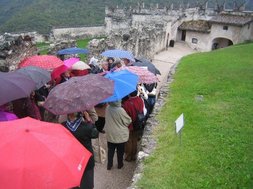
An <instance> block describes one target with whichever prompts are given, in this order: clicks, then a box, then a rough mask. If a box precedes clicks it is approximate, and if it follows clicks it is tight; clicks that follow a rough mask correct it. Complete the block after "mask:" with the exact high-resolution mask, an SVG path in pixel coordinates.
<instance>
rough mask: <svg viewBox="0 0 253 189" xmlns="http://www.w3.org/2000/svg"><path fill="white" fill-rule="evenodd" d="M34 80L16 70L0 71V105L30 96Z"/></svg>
mask: <svg viewBox="0 0 253 189" xmlns="http://www.w3.org/2000/svg"><path fill="white" fill-rule="evenodd" d="M34 89H35V82H34V81H33V80H32V79H31V78H29V77H28V76H26V75H24V74H22V73H18V72H7V73H6V72H0V105H3V104H6V103H7V102H10V101H13V100H16V99H19V98H24V97H28V96H30V94H31V92H32V91H33V90H34Z"/></svg>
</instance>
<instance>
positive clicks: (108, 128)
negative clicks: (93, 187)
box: [105, 101, 131, 170]
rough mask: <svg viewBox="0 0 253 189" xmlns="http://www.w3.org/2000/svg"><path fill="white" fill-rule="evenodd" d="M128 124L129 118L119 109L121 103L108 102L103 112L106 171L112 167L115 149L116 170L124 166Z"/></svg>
mask: <svg viewBox="0 0 253 189" xmlns="http://www.w3.org/2000/svg"><path fill="white" fill-rule="evenodd" d="M130 123H131V118H130V117H129V116H128V115H127V113H126V111H125V110H124V109H123V108H122V107H121V101H118V102H109V105H108V106H107V107H106V110H105V132H106V137H107V147H108V162H107V170H111V168H112V166H113V156H114V153H115V149H116V150H117V159H118V169H121V168H122V167H123V166H124V164H123V156H124V150H125V143H126V142H127V140H128V138H129V131H128V125H129V124H130Z"/></svg>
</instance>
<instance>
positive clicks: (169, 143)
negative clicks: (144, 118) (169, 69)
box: [138, 43, 253, 189]
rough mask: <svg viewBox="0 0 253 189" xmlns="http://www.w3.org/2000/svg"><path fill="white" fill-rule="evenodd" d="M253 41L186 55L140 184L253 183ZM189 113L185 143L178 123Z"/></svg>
mask: <svg viewBox="0 0 253 189" xmlns="http://www.w3.org/2000/svg"><path fill="white" fill-rule="evenodd" d="M252 51H253V43H251V44H242V45H237V46H231V47H229V48H226V49H220V50H216V51H212V52H209V53H199V54H194V55H190V56H187V57H185V58H183V59H182V61H181V62H180V64H179V66H178V67H177V70H176V73H175V75H174V76H173V77H174V81H173V83H172V84H171V86H170V89H169V90H170V94H169V96H168V99H167V101H166V104H165V105H164V107H163V108H162V110H161V112H160V113H159V115H158V119H159V122H160V124H159V126H158V127H157V129H156V130H155V136H154V137H156V138H157V148H156V150H155V152H154V153H153V155H151V156H150V157H149V158H148V159H147V160H146V161H145V165H144V173H143V177H142V179H141V180H140V182H139V183H138V185H139V187H140V188H152V189H156V188H157V189H162V188H166V189H167V188H178V189H185V188H193V189H197V188H201V189H202V188H210V189H213V188H224V189H227V188H245V189H246V188H253V150H252V146H253V137H252V136H253V128H252V120H253V114H252V112H253V88H252V86H253V80H252V78H253V61H252V60H253V54H252ZM181 113H184V116H185V126H184V128H183V130H182V145H181V146H180V145H179V138H178V136H177V135H176V134H175V126H174V124H175V123H174V122H175V120H176V119H177V117H178V116H179V115H180V114H181Z"/></svg>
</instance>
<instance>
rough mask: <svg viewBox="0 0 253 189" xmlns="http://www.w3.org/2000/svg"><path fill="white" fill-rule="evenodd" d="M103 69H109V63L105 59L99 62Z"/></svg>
mask: <svg viewBox="0 0 253 189" xmlns="http://www.w3.org/2000/svg"><path fill="white" fill-rule="evenodd" d="M101 66H102V68H103V70H105V71H108V70H109V64H108V62H107V61H104V62H102V64H101Z"/></svg>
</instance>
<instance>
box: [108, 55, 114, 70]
mask: <svg viewBox="0 0 253 189" xmlns="http://www.w3.org/2000/svg"><path fill="white" fill-rule="evenodd" d="M106 61H107V62H108V67H109V71H110V70H111V69H112V68H113V67H114V61H115V60H114V58H112V57H108V58H107V59H106Z"/></svg>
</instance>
